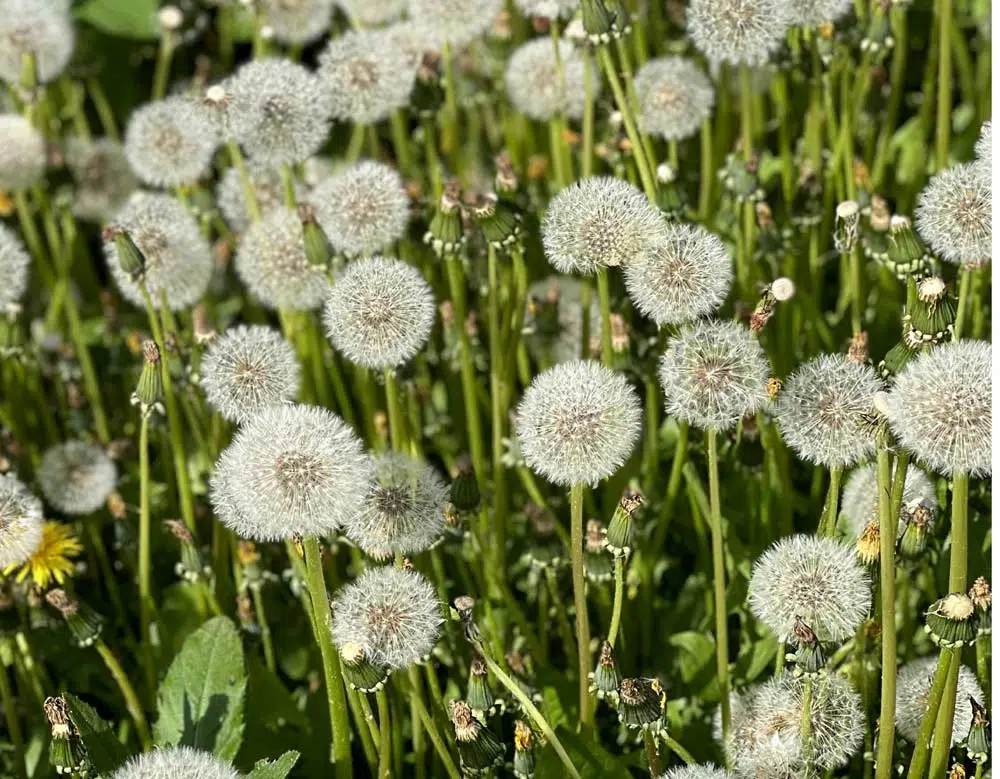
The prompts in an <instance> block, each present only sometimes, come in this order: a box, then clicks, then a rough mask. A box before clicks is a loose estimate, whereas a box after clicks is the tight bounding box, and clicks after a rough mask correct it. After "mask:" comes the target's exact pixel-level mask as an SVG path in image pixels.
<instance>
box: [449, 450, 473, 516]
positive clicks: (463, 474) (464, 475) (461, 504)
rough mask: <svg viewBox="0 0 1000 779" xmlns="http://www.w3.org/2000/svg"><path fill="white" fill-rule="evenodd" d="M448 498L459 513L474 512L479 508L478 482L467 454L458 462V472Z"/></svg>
mask: <svg viewBox="0 0 1000 779" xmlns="http://www.w3.org/2000/svg"><path fill="white" fill-rule="evenodd" d="M449 497H450V500H451V502H452V503H453V504H454V506H455V508H457V509H458V510H459V511H475V510H476V508H477V507H478V506H479V500H480V497H481V496H480V493H479V482H478V481H477V480H476V472H475V471H474V470H473V468H472V459H471V458H470V457H469V456H468V455H467V454H465V455H462V456H461V457H460V458H459V460H458V472H457V473H456V474H455V478H454V479H453V480H452V482H451V491H450V493H449Z"/></svg>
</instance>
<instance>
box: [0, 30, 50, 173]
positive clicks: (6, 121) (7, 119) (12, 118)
mask: <svg viewBox="0 0 1000 779" xmlns="http://www.w3.org/2000/svg"><path fill="white" fill-rule="evenodd" d="M2 37H3V36H2V34H0V40H2ZM44 175H45V139H44V138H42V134H41V133H40V132H38V130H36V129H35V128H34V127H33V126H32V125H31V123H30V122H28V120H27V119H25V118H24V117H23V116H19V115H18V114H0V190H6V191H8V192H17V191H19V190H22V189H28V187H31V186H33V185H35V184H37V183H38V182H39V181H40V180H41V179H42V177H43V176H44Z"/></svg>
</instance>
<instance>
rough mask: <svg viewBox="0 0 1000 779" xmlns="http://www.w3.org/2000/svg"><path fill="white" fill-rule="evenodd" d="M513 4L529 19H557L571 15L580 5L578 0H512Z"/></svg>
mask: <svg viewBox="0 0 1000 779" xmlns="http://www.w3.org/2000/svg"><path fill="white" fill-rule="evenodd" d="M514 4H515V5H516V6H517V7H518V10H519V11H520V12H521V13H522V14H523V15H524V16H525V17H527V18H529V19H530V18H532V17H538V18H541V19H558V18H560V17H568V16H572V15H573V14H574V13H575V12H576V9H577V8H579V7H580V0H514Z"/></svg>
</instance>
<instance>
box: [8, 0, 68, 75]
mask: <svg viewBox="0 0 1000 779" xmlns="http://www.w3.org/2000/svg"><path fill="white" fill-rule="evenodd" d="M69 6H70V4H69V2H68V0H45V1H44V2H42V1H40V0H0V80H2V81H6V82H7V83H8V84H17V83H18V82H19V81H20V79H21V70H22V67H23V62H24V55H25V54H31V55H33V56H34V58H35V72H36V74H37V76H38V80H39V81H40V82H42V83H43V84H44V83H48V82H49V81H52V80H53V79H55V78H56V77H57V76H58V75H59V74H60V73H62V72H63V70H64V69H65V68H66V65H67V64H68V63H69V60H70V57H71V56H73V43H74V39H75V36H74V32H73V19H72V16H71V15H70V7H69Z"/></svg>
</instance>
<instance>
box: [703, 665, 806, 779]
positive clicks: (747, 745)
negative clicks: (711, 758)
mask: <svg viewBox="0 0 1000 779" xmlns="http://www.w3.org/2000/svg"><path fill="white" fill-rule="evenodd" d="M762 689H763V685H758V686H756V687H751V688H748V689H745V690H742V691H741V692H737V693H732V694H731V695H730V698H729V700H730V710H731V716H732V727H731V729H730V733H729V737H728V738H725V739H724V738H723V734H722V711H721V707H719V708H718V709H716V712H715V715H714V716H713V718H712V734H713V736H714V738H715V740H716V741H718V742H719V743H721V744H722V746H723V749H724V751H725V754H726V761H727V763H729V765H731V766H733V769H734V772H735V774H736V776H737V777H740V779H759V777H767V779H801V771H800V769H801V765H802V743H801V741H800V740H799V732H798V731H797V730H793V729H791V728H787V727H783V728H774V727H773V723H770V722H768V721H767V719H766V717H765V716H764V715H763V713H762V712H761V711H760V710H759V709H758V707H757V699H758V697H759V696H760V693H761V691H762Z"/></svg>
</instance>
